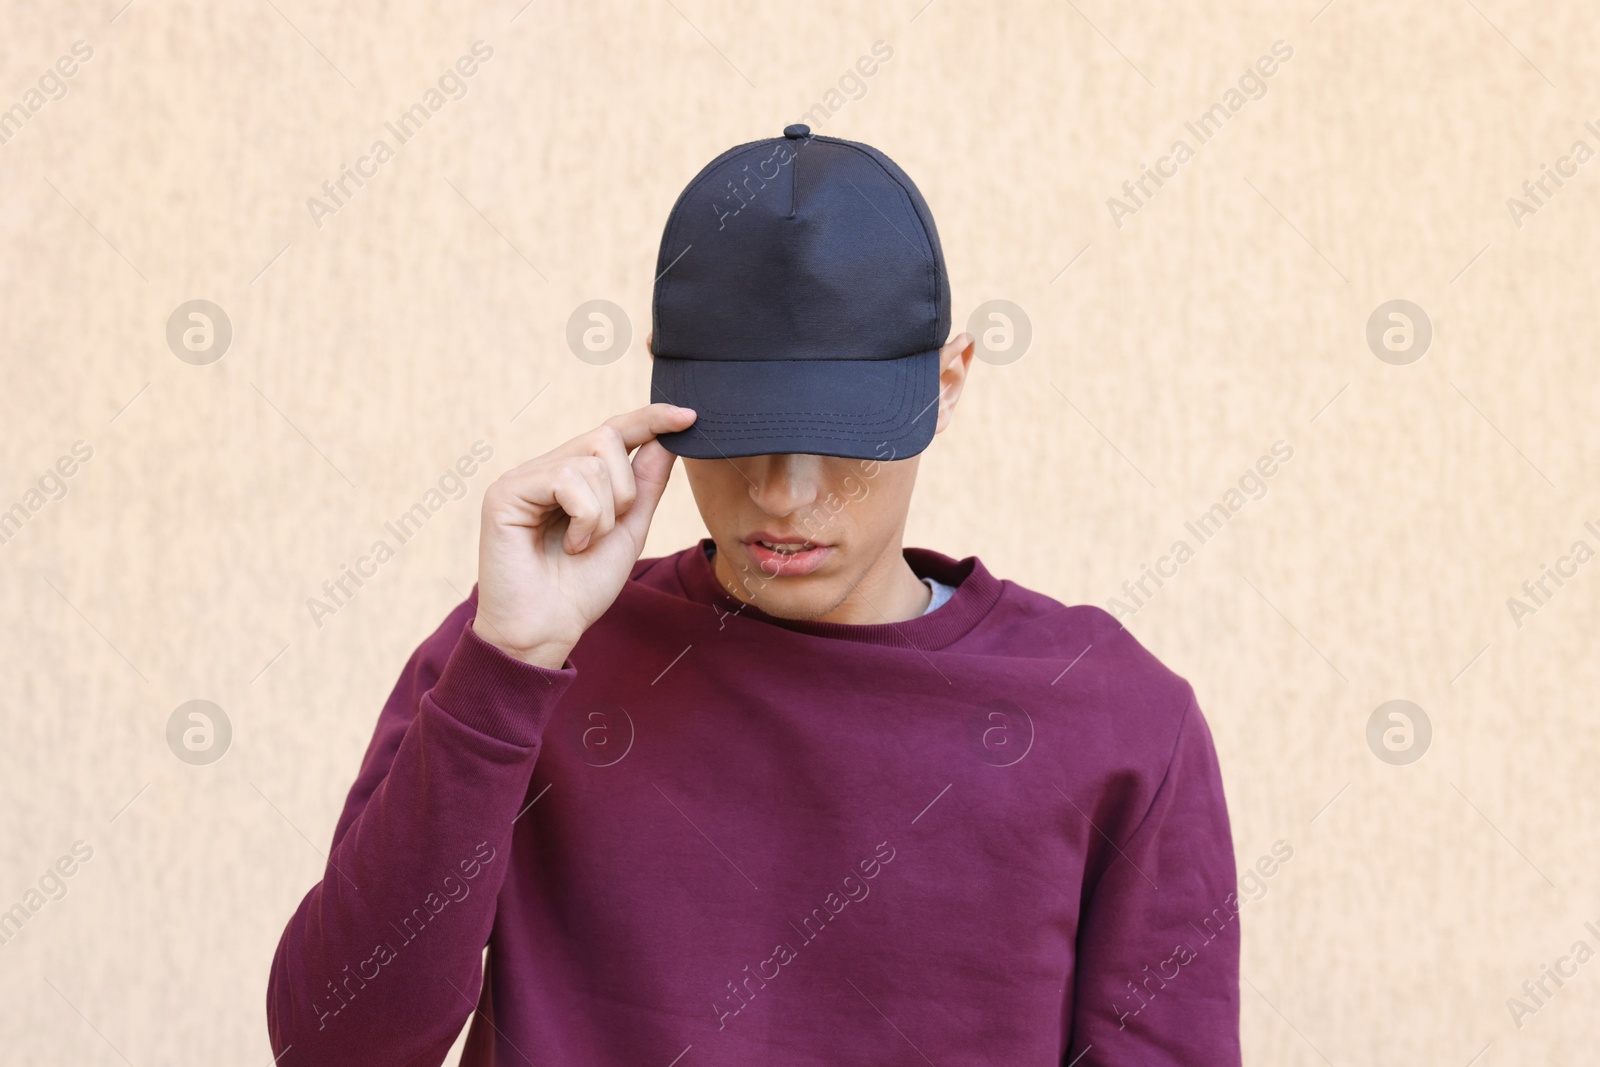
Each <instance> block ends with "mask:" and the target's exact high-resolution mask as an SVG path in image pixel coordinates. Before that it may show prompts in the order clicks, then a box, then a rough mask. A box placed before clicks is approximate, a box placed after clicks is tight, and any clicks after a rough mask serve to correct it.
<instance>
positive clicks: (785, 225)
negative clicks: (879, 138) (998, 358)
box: [650, 125, 950, 460]
mask: <svg viewBox="0 0 1600 1067" xmlns="http://www.w3.org/2000/svg"><path fill="white" fill-rule="evenodd" d="M651 332H652V335H653V336H652V340H651V349H652V351H653V352H654V355H655V361H654V366H653V367H652V370H651V381H650V399H651V401H652V402H665V403H669V404H676V405H678V406H680V407H687V408H693V409H694V410H695V412H696V413H697V418H696V419H695V422H694V424H693V425H692V426H690V427H689V428H688V429H686V430H681V431H677V432H674V433H664V434H661V435H660V436H659V438H658V440H660V442H661V443H662V444H663V445H664V446H666V448H667V449H668V450H670V451H672V452H675V453H677V454H678V455H680V456H688V457H690V458H694V459H716V458H719V457H724V456H726V457H733V456H753V455H761V454H764V453H772V452H800V453H808V454H812V455H822V456H845V457H853V458H860V459H879V460H891V459H904V458H906V457H908V456H913V455H916V454H917V453H919V452H921V451H922V450H923V449H925V448H927V447H928V443H929V442H930V441H931V440H933V430H934V425H935V424H936V423H937V421H938V415H939V412H938V404H937V401H938V399H939V349H940V347H941V346H942V345H943V344H944V342H945V341H946V339H947V337H948V334H949V332H950V283H949V279H948V278H947V277H946V275H945V268H944V253H943V251H942V250H941V249H940V247H939V234H938V231H937V230H936V229H935V228H934V224H933V215H932V213H931V212H929V210H928V205H927V204H926V203H925V202H924V201H923V199H922V194H921V193H920V192H918V190H917V187H916V185H915V184H913V183H912V181H911V179H910V178H908V177H907V176H906V173H905V172H904V171H903V170H901V169H900V168H899V167H898V166H897V165H896V164H895V163H894V161H893V160H891V159H890V158H889V157H888V156H886V155H884V154H883V153H882V152H880V151H878V150H877V149H876V148H873V147H872V146H870V145H865V144H859V143H857V142H855V141H846V140H842V139H840V138H837V137H821V136H816V135H813V134H812V133H811V130H810V129H809V128H808V127H806V126H803V125H794V126H790V127H788V128H787V129H785V130H784V131H783V136H782V137H774V138H770V139H768V140H764V141H752V142H749V143H748V144H742V145H737V146H735V147H733V148H730V149H728V150H727V151H726V152H723V153H722V154H721V155H719V156H718V157H717V158H716V159H713V160H712V161H711V162H710V163H708V164H707V165H706V166H705V168H704V169H702V170H701V171H700V173H699V174H697V175H696V176H695V178H694V180H693V181H691V182H690V183H689V184H688V186H687V187H686V188H685V189H684V190H683V192H682V193H681V194H679V196H678V200H677V203H676V204H674V205H673V208H672V214H671V215H670V216H668V218H667V225H666V229H665V230H664V231H663V233H662V237H661V252H660V255H659V257H658V258H657V261H656V282H655V300H654V303H653V305H652V308H651Z"/></svg>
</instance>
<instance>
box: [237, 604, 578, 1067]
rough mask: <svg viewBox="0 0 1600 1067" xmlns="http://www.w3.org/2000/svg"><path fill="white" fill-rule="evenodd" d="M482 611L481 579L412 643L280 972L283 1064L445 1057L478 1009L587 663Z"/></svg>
mask: <svg viewBox="0 0 1600 1067" xmlns="http://www.w3.org/2000/svg"><path fill="white" fill-rule="evenodd" d="M476 611H477V590H476V588H474V590H473V594H472V596H471V598H469V599H468V600H467V601H466V602H464V603H463V604H461V605H459V606H458V607H457V608H456V609H455V611H453V612H452V613H451V614H450V616H449V617H448V618H447V619H446V620H445V622H444V623H443V625H441V626H440V628H439V629H438V630H437V631H436V632H435V633H434V634H433V635H432V636H430V637H429V638H428V639H427V640H426V641H424V642H423V643H422V644H421V646H419V647H418V648H417V650H416V651H415V653H413V655H412V657H411V660H410V661H409V662H408V663H407V665H406V668H405V670H404V672H403V673H402V674H401V677H400V680H399V682H398V683H397V684H396V685H395V688H394V690H393V692H392V693H391V694H390V696H389V700H388V702H387V703H386V704H385V705H384V708H383V711H382V713H381V714H380V715H379V718H378V725H377V729H376V731H375V732H374V734H373V738H372V742H371V744H370V745H369V747H368V749H367V753H366V756H365V758H364V760H363V762H362V766H361V771H360V773H359V775H358V776H357V778H356V781H355V784H354V785H353V786H352V787H351V789H350V792H349V795H348V797H347V799H346V801H345V807H344V812H343V814H342V815H341V816H340V818H339V822H338V825H337V827H336V828H335V830H334V836H333V842H332V845H331V847H330V849H329V853H328V863H327V867H326V868H325V870H324V872H323V877H322V881H321V882H319V883H318V884H317V885H316V886H314V887H313V888H312V889H311V891H310V892H309V893H307V894H306V896H305V899H304V900H302V901H301V902H300V906H299V908H298V909H297V910H296V911H295V913H294V916H293V917H292V918H291V919H290V920H289V924H288V926H287V927H286V928H285V929H284V932H283V936H282V938H281V939H280V941H279V943H278V950H277V953H276V955H275V956H274V957H273V961H272V970H271V974H270V977H269V978H268V982H267V1029H268V1033H269V1036H270V1039H271V1042H272V1050H273V1052H274V1054H276V1055H277V1056H278V1057H279V1058H278V1060H277V1061H276V1062H277V1064H278V1065H279V1067H300V1065H304V1067H312V1065H321V1064H340V1065H350V1064H367V1063H371V1064H379V1063H382V1064H395V1065H399V1064H418V1065H427V1067H434V1065H437V1064H440V1063H442V1062H443V1061H444V1058H445V1056H446V1055H447V1054H448V1052H449V1050H450V1046H451V1044H452V1043H453V1042H454V1040H455V1037H456V1035H457V1034H458V1033H459V1032H460V1029H461V1025H462V1023H463V1022H464V1021H465V1020H466V1019H467V1017H468V1016H470V1015H471V1014H472V1012H473V1010H474V1008H475V1007H476V1005H477V998H478V992H479V987H480V983H481V979H482V953H483V948H484V946H485V945H486V944H487V943H488V939H489V932H490V929H491V927H492V926H493V923H494V916H495V900H496V897H497V896H498V894H499V890H500V886H501V884H502V883H503V882H504V880H505V876H506V871H507V868H508V866H509V859H510V855H509V853H510V835H511V828H512V822H513V820H514V819H515V818H516V817H517V815H518V814H519V809H521V808H522V807H523V804H524V800H525V794H526V792H527V789H528V783H529V781H530V779H531V777H532V774H533V767H534V763H535V761H536V760H537V759H538V755H539V747H540V740H541V737H542V735H543V732H544V729H545V725H546V723H548V721H549V719H550V715H551V713H552V711H553V710H554V708H555V705H556V703H557V702H558V701H559V699H560V697H561V695H562V694H563V693H564V692H565V691H566V689H567V687H568V686H569V685H571V683H572V682H573V680H574V679H575V678H576V677H577V670H576V668H574V667H573V666H572V664H571V661H568V662H566V663H564V664H563V665H562V667H561V669H560V670H549V669H547V668H544V667H539V666H535V665H533V664H530V663H525V662H523V661H521V660H517V659H514V658H512V657H510V656H508V655H506V654H505V653H503V652H501V651H500V650H499V649H497V648H495V647H494V646H493V645H490V644H489V643H487V642H486V641H484V640H483V639H482V638H480V637H479V636H478V635H477V633H476V632H475V631H474V630H473V629H472V626H471V625H470V624H471V622H472V619H473V618H474V616H475V614H476Z"/></svg>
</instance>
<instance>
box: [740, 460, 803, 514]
mask: <svg viewBox="0 0 1600 1067" xmlns="http://www.w3.org/2000/svg"><path fill="white" fill-rule="evenodd" d="M750 461H751V467H750V469H749V470H748V471H747V472H746V473H747V475H748V476H749V478H750V499H751V500H754V501H755V502H756V505H757V506H758V507H760V508H761V510H762V511H765V512H766V513H767V514H769V515H790V514H793V513H794V512H795V511H798V510H799V509H800V508H804V507H807V506H809V505H811V504H812V503H814V502H815V501H816V499H817V492H818V488H819V485H820V483H821V478H822V457H821V456H808V455H804V454H801V453H797V452H783V453H773V454H770V455H764V456H752V457H750Z"/></svg>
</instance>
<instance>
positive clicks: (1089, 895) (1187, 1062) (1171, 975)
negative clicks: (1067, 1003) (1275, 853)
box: [1062, 690, 1240, 1067]
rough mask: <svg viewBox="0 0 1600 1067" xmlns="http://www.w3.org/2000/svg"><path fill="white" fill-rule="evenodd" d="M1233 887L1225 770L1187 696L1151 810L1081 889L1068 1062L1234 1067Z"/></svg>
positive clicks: (1084, 1066) (1096, 1066)
mask: <svg viewBox="0 0 1600 1067" xmlns="http://www.w3.org/2000/svg"><path fill="white" fill-rule="evenodd" d="M1237 887H1238V881H1237V872H1236V870H1235V868H1234V854H1233V834H1232V830H1231V827H1230V826H1229V821H1228V810H1227V804H1226V802H1225V798H1224V796H1223V790H1222V774H1221V769H1220V768H1219V766H1218V763H1217V754H1216V749H1215V746H1214V745H1213V743H1212V739H1211V732H1210V730H1209V728H1208V727H1207V726H1206V721H1205V718H1204V716H1203V715H1202V714H1201V712H1200V707H1199V705H1198V704H1197V703H1196V701H1195V699H1194V694H1193V691H1192V690H1191V691H1190V694H1189V701H1188V705H1187V706H1186V707H1185V709H1184V713H1183V716H1182V720H1181V722H1180V724H1179V726H1178V734H1177V739H1176V741H1175V743H1174V746H1173V751H1172V756H1171V759H1170V761H1169V762H1168V764H1167V769H1166V775H1165V777H1164V778H1163V779H1162V781H1161V784H1160V786H1159V787H1158V788H1157V790H1156V793H1155V796H1154V799H1153V800H1152V801H1151V804H1150V809H1149V811H1147V812H1146V813H1145V815H1144V817H1143V820H1142V821H1141V822H1140V823H1139V825H1138V827H1137V828H1136V829H1135V830H1134V831H1133V833H1132V834H1131V835H1129V836H1128V839H1127V840H1126V841H1125V842H1123V843H1121V844H1120V845H1118V846H1117V848H1116V850H1115V851H1109V858H1108V861H1107V862H1106V864H1105V866H1104V869H1103V872H1102V873H1101V874H1100V876H1099V878H1098V881H1097V882H1096V883H1095V884H1094V885H1093V886H1092V888H1088V889H1086V890H1085V903H1084V906H1083V909H1082V912H1081V916H1080V922H1079V926H1078V939H1077V943H1078V954H1077V974H1076V979H1075V983H1074V984H1075V995H1074V997H1073V1004H1072V1009H1071V1013H1070V1017H1071V1020H1072V1027H1071V1032H1070V1035H1069V1038H1068V1047H1067V1053H1066V1056H1065V1057H1064V1058H1063V1060H1062V1063H1063V1064H1076V1065H1077V1067H1114V1065H1117V1067H1120V1065H1124V1064H1130V1065H1133V1064H1136V1065H1139V1067H1169V1065H1170V1067H1178V1065H1182V1067H1238V1065H1239V1063H1240V1050H1239V944H1240V941H1239V907H1240V904H1239V899H1238V895H1237Z"/></svg>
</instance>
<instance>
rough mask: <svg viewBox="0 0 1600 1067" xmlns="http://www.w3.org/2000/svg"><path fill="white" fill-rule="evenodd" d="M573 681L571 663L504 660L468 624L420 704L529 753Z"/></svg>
mask: <svg viewBox="0 0 1600 1067" xmlns="http://www.w3.org/2000/svg"><path fill="white" fill-rule="evenodd" d="M577 677H578V669H577V668H576V667H574V666H572V661H571V660H568V661H566V662H565V663H563V664H562V666H561V669H560V670H551V669H550V668H548V667H540V666H538V665H537V664H533V663H527V662H524V661H523V660H520V659H515V658H513V657H511V656H508V655H506V654H505V653H504V652H502V651H500V650H499V649H498V648H496V647H495V646H493V645H491V644H490V643H489V642H487V641H485V640H484V639H483V638H482V637H479V636H478V632H477V631H476V630H474V629H473V628H472V623H471V621H470V620H469V621H468V622H467V625H466V627H465V628H464V629H463V630H462V631H461V636H460V638H458V639H457V641H456V646H455V648H453V649H451V651H450V658H449V659H447V660H446V661H445V664H444V670H443V671H441V672H440V673H439V680H438V681H437V682H435V683H434V686H433V688H432V689H430V690H429V691H428V692H427V693H426V694H425V695H424V697H423V699H424V700H431V701H432V702H433V704H434V705H435V706H437V707H438V708H439V710H440V711H443V712H444V713H445V714H446V715H449V716H450V717H451V718H453V719H455V720H456V721H457V722H459V723H461V724H462V725H464V726H468V727H471V728H472V729H474V730H477V731H478V732H479V733H483V734H488V735H489V736H490V737H494V738H498V739H499V740H502V741H505V742H507V743H508V744H513V745H521V746H523V747H524V748H532V747H534V746H535V745H537V744H538V743H539V740H540V738H541V737H543V736H544V728H545V725H546V724H547V723H548V722H549V721H550V714H551V712H553V711H554V710H555V706H556V703H557V701H559V700H560V699H561V695H562V694H563V693H565V692H566V691H567V687H568V686H569V685H571V684H572V683H573V681H574V680H575V679H576V678H577Z"/></svg>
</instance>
